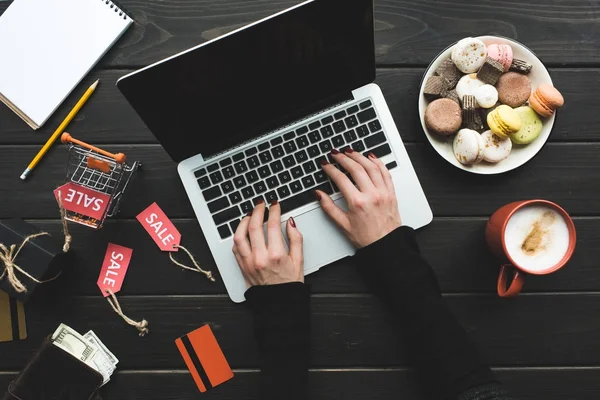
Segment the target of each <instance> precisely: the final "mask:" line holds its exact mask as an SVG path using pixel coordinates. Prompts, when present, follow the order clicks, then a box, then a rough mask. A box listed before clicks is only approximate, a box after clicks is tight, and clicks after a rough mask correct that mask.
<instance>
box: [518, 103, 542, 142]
mask: <svg viewBox="0 0 600 400" xmlns="http://www.w3.org/2000/svg"><path fill="white" fill-rule="evenodd" d="M515 112H516V113H517V114H518V115H519V117H520V118H521V129H519V131H518V132H517V133H515V134H514V135H510V140H512V141H513V143H515V144H529V143H531V142H533V141H534V140H535V139H537V137H538V136H540V133H542V128H543V124H542V120H541V119H540V117H539V116H538V115H537V114H536V112H535V111H533V109H532V108H531V107H528V106H523V107H519V108H516V109H515Z"/></svg>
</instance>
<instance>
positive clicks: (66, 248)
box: [58, 190, 73, 253]
mask: <svg viewBox="0 0 600 400" xmlns="http://www.w3.org/2000/svg"><path fill="white" fill-rule="evenodd" d="M58 208H59V210H60V219H61V222H62V228H63V234H64V235H65V244H64V245H63V252H64V253H66V252H67V251H69V249H70V248H71V241H72V240H73V237H72V236H71V234H70V233H69V226H68V225H67V211H66V210H65V208H64V207H63V202H62V196H61V193H60V190H59V191H58Z"/></svg>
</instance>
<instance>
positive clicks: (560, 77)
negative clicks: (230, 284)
mask: <svg viewBox="0 0 600 400" xmlns="http://www.w3.org/2000/svg"><path fill="white" fill-rule="evenodd" d="M96 1H98V0H96ZM295 3H296V2H295V1H293V0H292V1H259V0H246V1H232V0H220V1H208V0H180V1H172V0H160V1H159V0H146V1H143V2H141V1H133V0H123V5H124V6H125V7H126V8H127V9H128V10H129V11H130V14H131V15H132V17H133V18H134V19H135V21H136V24H135V25H134V26H132V27H131V28H130V30H129V31H128V32H127V33H126V34H125V36H124V37H123V38H122V39H121V40H120V41H119V42H118V43H117V45H116V46H115V47H114V48H113V49H112V50H111V51H110V52H109V53H108V55H107V56H106V57H105V58H104V59H103V60H102V62H101V64H100V65H99V66H98V67H97V68H96V69H95V70H94V71H93V72H92V73H90V74H89V76H88V77H87V78H86V79H85V81H84V82H83V83H82V84H81V85H80V86H79V87H78V88H77V89H76V90H75V91H74V93H73V95H72V96H71V97H69V99H68V100H67V101H66V102H65V103H64V104H63V106H62V107H61V108H60V109H59V110H58V112H56V113H55V115H54V116H53V117H52V118H51V120H50V121H48V123H47V124H46V126H45V127H44V129H42V130H40V131H39V132H34V131H32V130H31V129H29V128H28V127H27V126H26V125H25V124H24V123H23V122H22V121H21V120H20V119H18V117H16V116H15V115H14V114H12V113H11V112H10V111H8V109H7V108H5V107H0V171H1V174H0V199H1V200H0V218H9V217H14V216H20V217H22V218H26V219H28V220H30V221H32V222H33V223H35V224H36V225H38V226H39V227H40V228H42V229H46V230H48V231H49V232H51V233H52V234H55V235H57V236H60V231H61V227H60V221H59V219H58V217H59V215H58V209H57V206H56V202H55V200H54V198H53V195H52V190H53V189H54V188H55V187H57V186H58V185H60V184H61V183H62V182H63V181H64V178H65V176H64V174H65V166H66V160H67V153H66V151H65V150H64V149H63V148H61V147H59V146H57V147H56V148H55V149H53V150H52V151H51V153H50V154H49V155H48V156H47V157H45V159H44V160H43V162H42V163H41V165H40V166H39V167H38V168H37V169H36V170H35V171H34V173H33V174H32V175H31V177H30V178H29V179H28V180H27V181H26V182H22V181H21V180H19V175H20V174H21V172H22V170H23V169H24V167H25V166H26V165H27V164H28V163H29V161H30V159H31V158H32V157H33V155H35V153H36V152H37V150H38V148H39V147H40V145H41V144H42V143H44V142H45V140H46V139H47V138H48V136H49V134H50V133H51V131H52V130H53V129H54V128H55V127H56V126H57V125H58V123H59V122H60V120H61V119H62V118H63V117H64V115H65V114H66V112H67V111H68V109H70V107H72V105H73V104H74V103H75V101H76V100H77V99H78V98H79V96H80V95H81V93H82V92H83V91H84V90H85V88H86V87H87V86H88V85H89V84H90V82H91V81H93V80H95V79H96V78H98V77H99V78H100V79H101V85H100V87H99V89H98V90H97V92H96V94H94V96H93V98H92V99H91V101H90V102H89V103H88V104H87V105H86V107H85V108H84V109H83V110H82V112H80V114H79V115H78V116H77V118H76V120H75V121H74V122H73V123H71V125H70V127H69V129H68V130H69V131H70V132H71V133H72V134H73V135H74V136H76V137H79V138H81V139H82V140H86V141H88V142H90V143H93V144H97V145H103V146H105V147H106V149H109V150H113V151H115V152H116V151H121V152H125V153H126V154H127V155H128V156H129V158H130V159H132V160H133V159H135V160H140V161H142V162H143V163H144V170H143V172H142V173H140V174H139V175H138V176H137V178H136V180H135V181H134V183H133V185H132V187H131V190H130V192H129V193H128V195H127V197H126V198H125V201H124V203H123V207H122V212H121V214H120V216H119V218H118V219H114V220H111V221H110V222H108V223H107V224H106V226H105V228H103V229H102V230H100V231H98V232H94V231H91V230H88V229H86V228H83V227H77V226H74V225H71V228H72V232H73V235H74V243H73V248H74V250H75V251H76V257H77V262H76V265H75V267H74V268H73V269H72V270H70V271H68V273H67V274H65V275H64V276H63V278H61V279H60V280H59V281H58V282H56V283H53V284H48V285H47V286H46V287H44V288H42V289H40V291H39V293H37V294H36V297H35V298H34V299H33V300H32V301H31V302H30V303H29V304H28V306H27V308H26V314H27V322H28V327H29V338H28V339H27V340H25V341H22V342H12V343H4V344H0V371H2V372H0V390H4V388H5V387H6V385H7V384H8V382H9V381H10V380H11V379H12V378H14V376H15V374H16V373H17V372H18V371H19V370H20V369H21V368H22V367H23V366H24V364H25V362H26V361H27V359H28V358H29V357H30V356H31V355H32V352H33V351H34V350H35V349H36V348H37V346H38V345H39V344H40V342H41V340H42V338H43V337H44V336H45V335H48V334H49V333H51V332H52V331H53V330H54V329H55V328H56V327H57V325H58V324H59V323H60V322H64V323H67V324H69V325H71V326H73V327H74V328H75V329H78V330H80V331H84V332H85V331H86V330H87V329H93V330H94V331H95V332H96V333H97V334H98V335H99V336H100V337H101V338H102V339H103V340H104V341H105V343H106V344H107V346H108V347H109V348H110V349H112V351H114V353H115V354H116V355H117V356H118V357H119V358H120V360H121V363H120V364H119V369H118V372H117V373H116V374H115V375H114V376H113V379H112V381H111V382H110V383H109V384H108V385H107V386H106V387H105V388H104V389H103V394H104V397H105V398H106V399H120V400H124V399H161V400H166V399H177V400H184V399H195V398H206V399H255V398H256V397H257V395H256V393H257V381H258V380H257V378H258V366H259V356H258V352H257V349H256V345H255V342H254V340H253V336H252V330H251V322H252V320H251V315H250V314H249V313H248V310H247V309H246V308H245V307H244V306H243V305H236V304H234V303H232V302H231V301H230V300H229V298H228V296H227V295H226V293H225V289H224V286H223V284H222V283H221V281H220V279H218V280H217V283H210V282H208V281H207V280H206V279H205V278H204V277H203V276H201V275H198V274H194V273H192V272H187V271H182V270H180V269H178V268H177V267H175V266H174V265H173V264H171V263H170V261H169V260H168V257H167V256H166V255H165V254H162V253H161V252H160V251H159V250H158V249H157V247H156V245H155V244H154V243H153V242H152V240H151V239H150V238H149V237H148V236H147V234H146V233H145V232H144V231H143V229H142V227H141V226H140V225H139V224H138V222H137V221H136V220H135V216H136V215H137V214H138V213H139V212H140V211H141V210H142V209H144V208H145V207H146V206H148V205H149V204H150V203H152V202H154V201H157V202H158V203H159V205H160V206H161V207H162V208H163V210H165V212H166V213H167V215H169V216H170V217H171V218H172V219H173V221H174V222H175V224H176V226H177V227H178V228H179V230H180V231H181V233H182V234H183V243H184V244H185V245H186V246H189V248H190V249H191V250H192V251H193V252H194V253H195V254H196V256H197V258H198V260H199V261H200V263H201V264H202V265H203V266H205V267H207V268H209V269H212V270H213V271H216V270H217V269H216V266H215V265H214V261H213V259H212V257H211V255H210V252H209V250H208V247H207V245H206V242H205V240H204V237H203V235H202V232H201V230H200V228H199V226H198V223H197V222H196V219H195V218H194V214H193V212H192V208H191V206H190V204H189V202H188V199H187V197H186V195H185V193H184V190H183V187H182V185H181V183H180V181H179V178H178V175H177V172H176V166H175V164H174V163H173V162H172V161H171V160H170V159H169V157H168V156H167V154H166V153H165V152H164V151H163V149H162V148H161V146H160V145H158V144H157V141H156V140H155V138H154V137H153V136H152V134H151V133H150V132H149V131H148V129H147V128H146V127H145V126H144V124H143V123H142V122H141V120H140V119H139V118H138V117H137V115H136V114H135V113H134V111H133V110H132V109H131V107H130V106H129V105H128V104H127V103H126V101H125V99H124V98H123V97H122V96H121V94H120V93H119V92H118V91H117V89H116V88H115V85H114V84H115V81H116V80H117V78H119V77H120V76H122V75H124V74H126V73H128V72H130V71H131V70H133V69H136V68H139V67H142V66H145V65H147V64H149V63H152V62H154V61H157V60H159V59H161V58H163V57H166V56H169V55H171V54H174V53H176V52H178V51H181V50H184V49H186V48H188V47H191V46H193V45H196V44H198V43H201V42H203V41H206V40H208V39H211V38H214V37H216V36H218V35H220V34H223V33H225V32H227V31H229V30H231V29H234V28H237V27H239V26H241V25H243V24H245V23H248V22H251V21H254V20H257V19H259V18H261V17H264V16H266V15H268V14H271V13H273V12H276V11H279V10H282V9H284V8H287V7H289V6H291V5H293V4H295ZM9 4H10V1H2V2H0V12H2V11H4V10H5V9H6V7H7V6H8V5H9ZM375 18H376V20H377V21H376V30H377V32H376V41H377V63H378V74H377V83H378V84H379V85H380V86H381V87H382V89H383V91H384V93H385V95H386V97H387V100H388V103H389V105H390V108H391V110H392V113H393V114H394V117H395V120H396V123H397V125H398V128H399V130H400V134H401V136H402V138H403V140H404V142H405V143H406V147H407V149H408V152H409V154H410V157H411V159H412V162H413V164H414V166H415V168H416V171H417V174H418V176H419V178H420V180H421V183H422V185H423V187H424V190H425V193H426V195H427V196H428V198H429V201H430V203H431V206H432V208H433V211H434V214H435V220H434V222H433V223H432V224H431V225H430V226H428V227H426V228H424V229H423V230H421V231H420V233H419V242H420V244H421V246H422V250H423V253H424V254H425V257H426V258H427V259H428V260H429V261H430V262H431V264H432V265H433V267H434V269H435V271H436V272H437V274H438V277H439V280H440V282H441V285H442V288H443V290H444V293H445V297H446V299H447V301H448V304H449V305H450V307H451V308H452V310H453V311H454V312H455V313H456V315H457V316H458V318H459V319H460V321H461V322H462V323H463V324H464V326H465V327H466V329H467V330H468V331H469V332H470V333H471V335H472V337H473V338H474V340H475V342H476V343H477V345H478V346H479V348H480V349H481V351H482V352H483V354H484V355H485V357H486V358H487V360H488V361H489V363H490V364H491V365H492V366H493V367H494V370H495V371H496V372H497V374H498V376H499V378H500V379H502V380H503V381H504V382H506V384H507V385H508V386H509V387H510V388H511V389H512V391H513V393H514V394H515V396H517V397H518V398H519V399H536V400H542V399H543V400H552V399H556V400H559V399H560V400H564V399H578V400H583V399H594V400H596V399H598V397H599V396H600V345H599V344H598V341H599V338H600V262H599V261H598V260H600V245H599V244H600V201H599V196H600V190H599V187H600V186H599V185H600V157H599V156H598V154H599V152H600V130H599V128H598V124H600V113H599V112H598V101H597V100H596V99H597V96H598V93H599V92H600V79H599V78H600V69H599V68H598V67H599V66H600V1H596V0H568V1H565V0H551V1H550V0H548V1H541V0H529V1H518V0H503V1H497V0H493V1H492V0H486V1H466V0H448V1H432V0H419V1H404V0H394V1H383V0H382V1H376V14H375ZM483 34H492V35H502V36H507V37H511V38H515V39H517V40H519V41H521V42H522V43H524V44H525V45H527V46H528V47H530V48H531V49H533V50H534V51H535V52H536V53H537V54H538V55H539V56H540V58H541V59H542V60H543V61H544V62H545V63H546V65H547V66H548V67H549V69H550V73H551V75H552V78H553V79H554V81H555V84H556V86H557V87H559V88H560V89H561V90H562V92H563V94H564V95H565V99H566V105H565V107H564V108H563V109H562V110H561V111H560V113H559V116H558V119H557V122H556V125H555V127H554V131H553V133H552V136H551V137H550V140H549V143H548V144H547V145H546V146H545V147H544V148H543V149H542V151H541V152H540V153H539V155H538V156H537V157H535V158H534V159H533V160H532V161H530V162H529V163H528V164H526V165H525V166H523V167H521V168H519V169H517V170H516V171H513V172H510V173H507V174H504V175H501V176H494V177H484V176H475V175H471V174H467V173H465V172H462V171H460V170H458V169H456V168H453V167H451V166H450V165H448V164H447V163H446V162H445V161H444V160H442V159H441V158H440V157H439V156H438V155H437V154H436V153H435V151H434V150H433V149H432V148H431V146H430V145H429V143H427V141H426V139H425V136H424V134H423V132H422V129H421V127H420V124H419V122H418V114H417V92H418V85H419V82H420V79H421V76H422V75H423V73H424V69H425V67H426V66H427V64H428V63H429V62H430V61H431V60H432V58H433V57H434V56H435V55H436V54H437V53H438V52H439V51H440V50H441V49H443V48H445V47H446V46H447V45H448V44H449V43H451V42H453V41H456V40H458V39H460V38H462V37H465V36H475V35H483ZM40 62H53V60H40ZM239 62H240V63H243V62H244V60H240V61H239ZM530 198H545V199H549V200H553V201H556V202H558V203H559V204H561V205H562V206H563V207H565V208H566V209H567V210H568V211H569V212H570V213H571V214H572V215H573V216H574V217H575V223H576V225H577V230H578V246H577V251H576V253H575V256H574V258H573V259H572V261H571V262H570V264H569V265H568V266H567V267H566V268H565V269H564V270H562V271H560V272H558V273H556V274H554V275H551V276H546V277H540V278H536V279H529V280H528V281H527V284H526V287H525V293H523V294H522V295H521V296H520V297H519V298H517V299H515V300H501V299H499V298H498V297H497V296H496V294H495V284H496V275H497V273H498V262H497V261H495V260H494V259H493V258H492V257H491V256H490V255H489V254H488V252H487V250H486V248H485V246H484V241H483V229H484V225H485V221H486V218H487V217H488V216H489V215H490V214H491V213H492V212H493V211H494V210H496V209H497V208H498V207H500V206H501V205H503V204H505V203H507V202H510V201H513V200H519V199H530ZM109 241H110V242H114V243H118V244H121V245H124V246H128V247H131V248H133V249H134V253H133V260H132V263H131V265H130V268H129V273H128V277H127V279H126V282H125V285H124V287H123V290H122V292H121V293H120V299H121V303H122V305H123V307H124V309H125V310H126V312H127V313H129V314H130V316H131V317H133V318H141V317H144V318H146V319H147V320H148V321H149V322H150V331H151V333H150V335H149V336H147V337H145V338H139V337H138V336H137V334H136V333H137V332H136V331H135V329H133V328H131V327H129V326H127V325H125V323H124V322H123V321H122V320H121V319H120V318H119V317H118V316H117V315H116V314H115V313H114V312H113V311H112V310H111V309H110V307H109V305H108V304H107V302H106V300H104V299H103V298H102V297H101V296H100V294H99V290H98V288H97V286H96V280H97V277H98V273H99V269H100V265H101V263H102V259H103V256H104V252H105V250H106V245H107V242H109ZM307 281H308V282H309V283H311V284H312V288H313V293H314V295H313V299H312V310H313V311H312V313H313V331H312V362H311V373H310V393H311V395H310V398H311V399H363V398H366V399H407V400H408V399H415V398H416V395H415V394H414V388H413V386H412V383H411V379H410V374H409V372H408V370H407V368H406V363H405V357H404V356H403V351H402V348H401V346H400V344H399V343H398V342H397V340H396V338H395V334H394V330H393V329H392V325H391V322H390V320H389V316H388V315H386V313H385V311H384V309H383V308H382V307H381V305H380V304H379V303H378V302H377V301H376V299H374V298H373V297H372V296H371V295H370V294H369V293H368V292H367V291H366V288H365V286H364V285H363V283H362V282H361V280H360V279H359V276H358V275H357V273H356V272H355V271H354V270H353V269H352V268H350V267H349V263H348V261H347V260H340V261H338V262H336V263H334V265H331V266H330V267H327V268H324V269H323V270H321V271H320V272H318V273H316V274H314V275H312V276H310V277H309V278H308V279H307ZM202 324H210V325H211V326H212V328H213V329H214V331H215V333H216V335H217V337H218V339H219V341H220V343H221V345H222V348H223V350H224V352H225V354H226V356H227V357H228V359H229V361H230V363H231V366H232V367H233V368H234V369H235V373H236V376H235V378H234V379H233V380H232V381H230V382H228V383H226V384H224V385H222V386H221V387H218V388H216V389H214V390H213V391H211V392H210V393H209V394H206V395H204V396H202V395H200V394H199V393H198V391H197V389H196V387H195V386H194V384H193V382H192V379H191V377H190V376H189V374H188V372H187V370H186V369H185V365H184V363H183V361H182V359H181V357H180V356H179V354H178V352H177V350H176V348H175V345H174V343H173V341H174V340H175V339H176V338H177V337H179V336H181V335H182V334H184V333H187V332H189V331H191V330H193V329H195V328H197V327H199V326H200V325H202Z"/></svg>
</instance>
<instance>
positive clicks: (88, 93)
mask: <svg viewBox="0 0 600 400" xmlns="http://www.w3.org/2000/svg"><path fill="white" fill-rule="evenodd" d="M98 82H100V79H98V80H96V82H94V83H92V86H90V87H89V88H88V90H86V91H85V93H84V94H83V96H82V97H81V99H79V101H78V102H77V104H75V107H73V109H72V110H71V112H70V113H69V115H67V117H66V118H65V120H64V121H63V122H62V124H60V125H59V127H58V128H56V130H55V131H54V133H53V134H52V136H50V139H48V141H47V142H46V144H45V145H44V147H42V149H41V150H40V151H39V152H38V153H37V155H36V156H35V157H34V159H33V160H32V161H31V162H30V163H29V165H28V166H27V169H26V170H25V171H23V174H21V179H23V180H25V179H26V178H27V176H28V175H29V173H30V172H31V170H32V169H34V168H35V166H36V165H37V164H38V163H39V162H40V160H41V159H42V157H44V154H46V152H47V151H48V150H49V149H50V147H52V144H54V142H55V141H56V139H58V137H59V136H60V135H61V134H62V133H63V131H64V130H65V128H66V127H67V125H69V122H71V121H72V120H73V118H75V115H77V113H78V112H79V110H81V107H83V105H84V104H85V102H86V101H87V100H88V99H89V98H90V96H91V95H92V93H94V90H96V86H98Z"/></svg>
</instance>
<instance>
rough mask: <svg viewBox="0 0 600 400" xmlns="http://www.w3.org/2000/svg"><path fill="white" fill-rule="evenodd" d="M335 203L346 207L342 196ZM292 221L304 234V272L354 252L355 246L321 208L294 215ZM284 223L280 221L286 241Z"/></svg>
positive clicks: (343, 207) (311, 270) (312, 270)
mask: <svg viewBox="0 0 600 400" xmlns="http://www.w3.org/2000/svg"><path fill="white" fill-rule="evenodd" d="M335 203H336V204H337V205H338V206H339V207H341V208H342V209H344V210H346V209H347V206H346V201H345V200H344V199H343V198H340V199H338V200H336V202H335ZM294 221H296V226H297V227H298V229H299V230H300V232H302V235H303V236H304V272H305V273H310V272H314V271H316V270H317V269H319V268H320V267H322V266H324V265H327V264H330V263H332V262H333V261H335V260H338V259H340V258H342V257H346V256H349V255H352V254H354V253H355V252H356V248H355V247H354V246H353V245H352V243H350V241H348V239H346V237H345V236H344V234H343V233H342V232H341V231H340V230H339V229H338V227H337V226H336V225H335V223H334V222H333V221H332V220H331V219H330V218H329V217H328V216H327V214H325V212H324V211H323V209H322V208H320V207H319V208H316V209H314V210H311V211H309V212H306V213H304V214H300V215H298V216H294ZM286 223H287V221H285V222H282V223H281V230H282V231H283V232H284V236H285V239H286V242H287V233H286Z"/></svg>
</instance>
